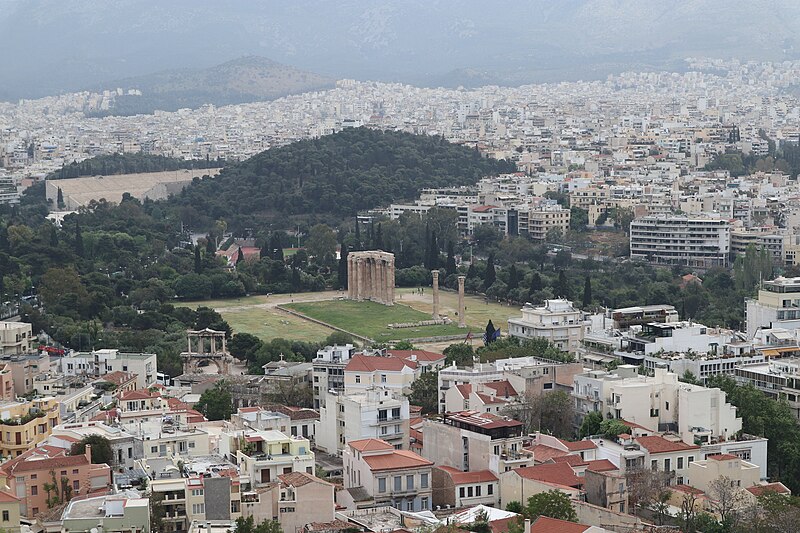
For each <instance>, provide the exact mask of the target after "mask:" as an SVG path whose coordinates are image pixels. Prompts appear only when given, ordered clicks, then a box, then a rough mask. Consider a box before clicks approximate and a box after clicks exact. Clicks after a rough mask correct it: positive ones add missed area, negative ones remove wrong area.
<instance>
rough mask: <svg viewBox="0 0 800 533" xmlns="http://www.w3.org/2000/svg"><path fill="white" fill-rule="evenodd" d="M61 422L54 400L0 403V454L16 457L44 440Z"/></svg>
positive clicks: (49, 398)
mask: <svg viewBox="0 0 800 533" xmlns="http://www.w3.org/2000/svg"><path fill="white" fill-rule="evenodd" d="M60 421H61V420H60V413H59V406H58V401H57V400H56V399H55V398H53V397H45V398H37V399H35V400H30V401H22V402H3V403H0V455H2V456H3V457H19V456H20V455H22V454H23V453H24V452H25V451H27V450H30V449H31V448H32V447H34V446H36V445H37V444H39V443H40V442H42V441H44V440H45V439H46V438H47V437H48V436H49V435H50V433H51V432H52V431H53V428H54V427H56V426H57V425H58V424H59V422H60Z"/></svg>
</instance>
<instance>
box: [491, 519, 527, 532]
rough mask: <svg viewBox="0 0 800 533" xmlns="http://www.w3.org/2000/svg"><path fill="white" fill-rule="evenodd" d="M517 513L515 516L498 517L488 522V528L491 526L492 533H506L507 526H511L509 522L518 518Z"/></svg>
mask: <svg viewBox="0 0 800 533" xmlns="http://www.w3.org/2000/svg"><path fill="white" fill-rule="evenodd" d="M519 519H520V517H519V515H517V516H509V517H508V518H499V519H497V520H492V521H491V522H489V528H491V530H492V533H507V532H508V530H509V528H510V527H511V523H512V522H515V521H517V520H519Z"/></svg>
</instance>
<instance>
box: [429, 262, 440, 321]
mask: <svg viewBox="0 0 800 533" xmlns="http://www.w3.org/2000/svg"><path fill="white" fill-rule="evenodd" d="M431 274H432V275H433V319H434V320H439V271H438V270H434V271H433V272H431Z"/></svg>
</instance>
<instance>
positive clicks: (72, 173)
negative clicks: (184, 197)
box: [47, 153, 225, 204]
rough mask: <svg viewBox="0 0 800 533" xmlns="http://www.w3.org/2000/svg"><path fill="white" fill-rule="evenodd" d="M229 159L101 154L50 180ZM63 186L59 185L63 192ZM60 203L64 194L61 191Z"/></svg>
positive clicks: (212, 165) (213, 165) (215, 164)
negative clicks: (187, 158)
mask: <svg viewBox="0 0 800 533" xmlns="http://www.w3.org/2000/svg"><path fill="white" fill-rule="evenodd" d="M224 163H225V162H224V161H219V160H211V161H207V160H186V159H178V158H174V157H165V156H160V155H152V154H143V153H126V154H112V155H101V156H97V157H93V158H91V159H84V160H83V161H81V162H80V163H77V162H73V163H71V164H69V165H66V166H64V167H61V169H59V170H57V171H55V172H52V173H50V174H48V175H47V179H48V180H58V179H65V178H77V177H80V176H110V175H112V174H138V173H142V172H162V171H165V170H180V169H184V168H188V169H192V168H217V167H221V166H222V165H223V164H224ZM60 192H61V189H59V193H60ZM59 200H60V203H61V204H63V201H64V198H63V196H62V195H61V194H59Z"/></svg>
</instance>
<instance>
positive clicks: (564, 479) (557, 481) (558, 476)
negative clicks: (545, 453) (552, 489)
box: [512, 463, 583, 488]
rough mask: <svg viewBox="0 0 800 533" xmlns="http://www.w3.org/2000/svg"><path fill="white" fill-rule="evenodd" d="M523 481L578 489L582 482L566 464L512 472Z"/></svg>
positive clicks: (523, 468)
mask: <svg viewBox="0 0 800 533" xmlns="http://www.w3.org/2000/svg"><path fill="white" fill-rule="evenodd" d="M512 472H516V473H517V475H519V476H520V477H523V478H525V479H534V480H536V481H544V482H545V483H552V484H554V485H562V486H565V487H574V488H579V487H581V486H582V485H583V480H582V479H581V478H580V477H578V476H577V475H575V471H574V470H572V467H571V466H569V465H568V464H566V463H548V464H542V465H536V466H525V467H522V468H517V469H514V470H512Z"/></svg>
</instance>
